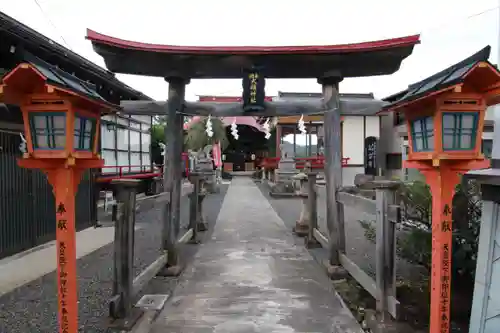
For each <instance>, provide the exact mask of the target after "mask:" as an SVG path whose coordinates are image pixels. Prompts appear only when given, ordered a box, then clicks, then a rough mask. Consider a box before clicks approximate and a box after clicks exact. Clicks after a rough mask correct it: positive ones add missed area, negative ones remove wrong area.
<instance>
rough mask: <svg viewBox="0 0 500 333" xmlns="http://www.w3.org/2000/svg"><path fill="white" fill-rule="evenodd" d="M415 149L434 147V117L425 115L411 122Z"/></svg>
mask: <svg viewBox="0 0 500 333" xmlns="http://www.w3.org/2000/svg"><path fill="white" fill-rule="evenodd" d="M411 137H412V140H413V151H415V152H419V151H429V150H433V149H434V119H433V117H424V118H419V119H416V120H413V121H412V122H411Z"/></svg>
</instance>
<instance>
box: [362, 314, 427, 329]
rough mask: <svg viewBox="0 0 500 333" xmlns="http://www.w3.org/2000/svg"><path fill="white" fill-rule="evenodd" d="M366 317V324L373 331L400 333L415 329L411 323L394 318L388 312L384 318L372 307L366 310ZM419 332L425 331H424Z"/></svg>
mask: <svg viewBox="0 0 500 333" xmlns="http://www.w3.org/2000/svg"><path fill="white" fill-rule="evenodd" d="M364 319H365V320H364V321H365V323H366V326H367V327H368V328H369V329H370V331H371V332H373V333H399V332H413V331H414V329H413V328H412V327H411V326H410V325H408V324H406V323H403V322H396V321H395V320H393V319H392V317H391V316H390V315H389V314H388V313H386V314H385V316H384V318H383V319H382V318H381V315H380V314H378V313H377V312H376V311H375V310H372V309H366V310H365V318H364ZM419 332H422V333H423V331H419Z"/></svg>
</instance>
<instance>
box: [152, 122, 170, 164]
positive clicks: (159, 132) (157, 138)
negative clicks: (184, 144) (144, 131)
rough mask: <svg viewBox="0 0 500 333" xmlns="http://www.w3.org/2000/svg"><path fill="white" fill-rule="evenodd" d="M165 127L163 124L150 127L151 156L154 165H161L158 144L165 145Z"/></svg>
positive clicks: (160, 149) (161, 160) (160, 151)
mask: <svg viewBox="0 0 500 333" xmlns="http://www.w3.org/2000/svg"><path fill="white" fill-rule="evenodd" d="M165 126H166V124H165V123H156V124H153V126H152V127H151V156H152V159H153V163H155V164H163V156H162V155H161V153H162V148H161V147H160V143H163V144H165Z"/></svg>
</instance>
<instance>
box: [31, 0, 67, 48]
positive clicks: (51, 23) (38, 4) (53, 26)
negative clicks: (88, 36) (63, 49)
mask: <svg viewBox="0 0 500 333" xmlns="http://www.w3.org/2000/svg"><path fill="white" fill-rule="evenodd" d="M33 1H34V2H35V4H36V5H37V7H38V9H40V12H41V13H42V15H43V16H44V17H45V19H46V20H47V21H48V22H49V24H50V25H51V26H52V28H53V29H54V30H55V32H56V33H57V34H59V37H61V40H62V41H63V43H64V44H66V46H67V47H68V49H70V50H72V48H71V46H70V45H69V43H68V42H67V41H66V39H64V36H63V35H62V34H61V33H60V32H59V29H58V28H57V26H56V25H55V24H54V22H53V21H52V20H51V19H50V16H49V15H47V13H46V12H45V11H44V10H43V7H42V6H41V5H40V2H38V0H33Z"/></svg>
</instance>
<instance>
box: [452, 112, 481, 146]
mask: <svg viewBox="0 0 500 333" xmlns="http://www.w3.org/2000/svg"><path fill="white" fill-rule="evenodd" d="M477 123H478V113H477V112H444V113H443V150H471V149H473V148H474V146H475V144H476V134H477Z"/></svg>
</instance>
